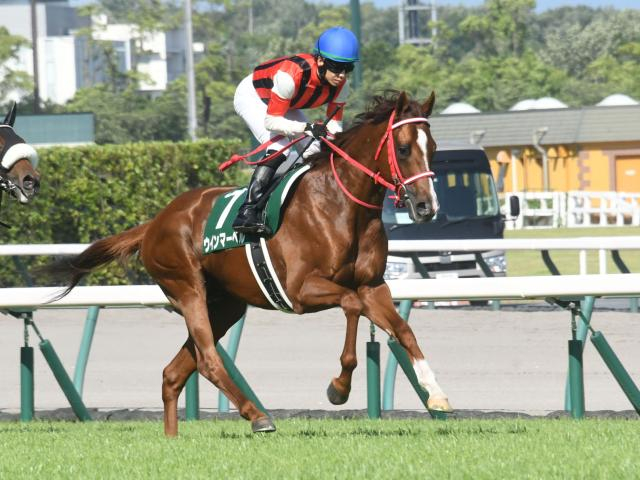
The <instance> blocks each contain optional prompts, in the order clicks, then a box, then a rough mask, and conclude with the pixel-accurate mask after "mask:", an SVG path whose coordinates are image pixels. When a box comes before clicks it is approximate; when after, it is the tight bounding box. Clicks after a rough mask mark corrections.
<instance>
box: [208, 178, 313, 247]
mask: <svg viewBox="0 0 640 480" xmlns="http://www.w3.org/2000/svg"><path fill="white" fill-rule="evenodd" d="M310 168H311V166H310V165H303V166H301V167H298V168H295V169H293V170H291V171H289V172H287V173H286V174H285V175H284V176H283V177H282V178H281V179H280V180H279V183H278V186H277V187H276V188H275V189H274V190H273V192H272V193H271V195H270V196H269V200H268V201H267V205H266V207H265V215H266V217H265V220H266V222H265V223H266V224H267V226H268V227H269V228H270V229H271V231H272V232H273V233H274V234H275V232H276V231H277V230H278V228H279V227H280V222H281V212H282V206H283V205H284V203H285V201H286V199H287V196H288V195H289V193H290V192H291V191H292V187H293V186H294V185H295V183H296V182H297V181H298V180H299V179H300V177H302V175H303V174H304V173H306V172H307V171H308V170H309V169H310ZM246 196H247V188H246V187H244V188H239V189H236V190H231V191H230V192H227V193H225V194H224V195H222V196H220V197H218V198H217V199H216V201H215V203H214V204H213V208H212V209H211V213H210V214H209V218H208V219H207V225H206V226H205V229H204V238H203V243H202V250H203V252H204V254H205V255H206V254H209V253H214V252H219V251H221V250H227V249H229V248H235V247H240V246H242V245H246V244H248V243H251V242H255V241H256V240H257V237H256V236H255V235H245V234H243V233H238V232H236V231H235V230H234V229H233V228H232V227H231V226H232V224H233V221H234V219H235V218H236V216H237V215H238V210H239V209H240V205H242V203H243V202H244V199H245V198H246Z"/></svg>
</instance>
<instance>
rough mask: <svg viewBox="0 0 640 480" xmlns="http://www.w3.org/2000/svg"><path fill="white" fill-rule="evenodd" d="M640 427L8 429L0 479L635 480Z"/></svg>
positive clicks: (352, 423)
mask: <svg viewBox="0 0 640 480" xmlns="http://www.w3.org/2000/svg"><path fill="white" fill-rule="evenodd" d="M639 425H640V423H638V422H637V421H629V420H627V421H625V420H602V419H588V420H582V421H575V420H569V419H562V420H551V419H520V420H515V419H514V420H457V421H456V420H449V421H445V422H443V421H428V420H382V421H373V420H342V421H341V420H280V421H278V422H277V427H278V432H276V433H273V434H259V435H253V434H251V433H250V426H249V423H248V422H245V421H210V420H208V421H199V422H181V423H180V436H179V437H178V438H175V439H167V438H164V436H163V434H162V424H161V423H159V422H126V423H124V422H91V423H70V422H38V421H36V422H32V423H29V424H20V423H2V424H0V478H2V479H19V478H30V479H31V478H46V479H56V478H64V479H70V478H74V479H75V478H100V479H102V478H118V479H120V478H133V479H143V478H154V479H155V478H171V479H173V478H190V479H191V478H214V479H236V478H247V479H272V478H273V479H288V478H296V479H324V478H337V479H342V478H344V479H359V478H362V479H378V478H380V479H403V480H404V479H426V478H469V479H480V478H487V479H494V478H509V479H511V478H517V479H523V478H536V479H537V478H558V479H569V478H580V479H583V478H589V479H592V478H603V479H604V478H606V479H610V478H615V479H622V478H629V479H631V478H638V475H640V456H639V455H638V454H637V453H638V439H639V438H640V436H639V435H638V428H639Z"/></svg>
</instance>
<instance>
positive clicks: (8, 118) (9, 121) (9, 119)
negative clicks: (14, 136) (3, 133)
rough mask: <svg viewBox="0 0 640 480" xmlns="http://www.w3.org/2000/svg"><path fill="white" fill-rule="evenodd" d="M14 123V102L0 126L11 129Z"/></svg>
mask: <svg viewBox="0 0 640 480" xmlns="http://www.w3.org/2000/svg"><path fill="white" fill-rule="evenodd" d="M15 121H16V102H13V105H12V106H11V110H9V113H7V116H6V117H4V121H3V122H2V124H3V125H9V126H11V127H13V123H14V122H15Z"/></svg>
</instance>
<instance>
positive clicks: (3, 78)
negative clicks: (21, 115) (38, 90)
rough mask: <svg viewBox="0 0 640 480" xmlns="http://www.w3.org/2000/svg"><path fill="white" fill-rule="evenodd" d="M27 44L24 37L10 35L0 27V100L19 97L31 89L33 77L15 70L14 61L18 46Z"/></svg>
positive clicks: (16, 57) (16, 56)
mask: <svg viewBox="0 0 640 480" xmlns="http://www.w3.org/2000/svg"><path fill="white" fill-rule="evenodd" d="M28 45H29V42H28V41H27V40H26V39H25V38H23V37H21V36H19V35H11V34H10V33H9V31H8V30H7V29H6V28H5V27H0V100H1V99H4V98H7V97H12V98H15V97H17V98H21V97H23V96H25V95H28V94H29V93H30V92H32V91H33V78H32V77H31V76H30V75H29V74H27V73H26V72H23V71H21V70H17V69H16V66H17V65H16V63H15V62H16V61H17V59H18V51H19V50H20V48H21V47H25V46H28Z"/></svg>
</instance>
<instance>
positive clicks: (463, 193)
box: [382, 171, 500, 224]
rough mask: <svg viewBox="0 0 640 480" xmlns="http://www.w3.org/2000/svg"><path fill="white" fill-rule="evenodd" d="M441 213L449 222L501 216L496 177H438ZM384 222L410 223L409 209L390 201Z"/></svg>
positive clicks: (457, 174) (469, 174) (460, 174)
mask: <svg viewBox="0 0 640 480" xmlns="http://www.w3.org/2000/svg"><path fill="white" fill-rule="evenodd" d="M433 182H434V186H435V190H436V195H438V202H439V203H440V211H439V212H438V216H446V217H447V218H460V217H478V216H493V215H498V213H499V211H500V206H499V203H498V194H497V192H496V187H495V184H494V181H493V177H492V176H491V174H489V173H485V172H468V171H454V172H446V173H442V174H436V176H435V177H434V179H433ZM382 221H383V222H384V223H389V224H406V223H411V219H410V218H409V213H408V212H407V209H406V208H395V207H394V205H393V201H392V200H390V199H387V200H386V201H385V202H384V206H383V210H382Z"/></svg>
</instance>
